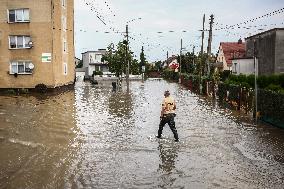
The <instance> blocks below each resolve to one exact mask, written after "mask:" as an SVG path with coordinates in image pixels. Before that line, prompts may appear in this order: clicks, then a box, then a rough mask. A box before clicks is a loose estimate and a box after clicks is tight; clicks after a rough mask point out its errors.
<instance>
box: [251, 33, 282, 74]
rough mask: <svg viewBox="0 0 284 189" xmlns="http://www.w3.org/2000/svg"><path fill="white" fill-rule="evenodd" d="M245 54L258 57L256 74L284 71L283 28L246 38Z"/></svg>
mask: <svg viewBox="0 0 284 189" xmlns="http://www.w3.org/2000/svg"><path fill="white" fill-rule="evenodd" d="M246 44H247V46H246V56H247V57H253V56H256V57H257V59H258V74H259V75H267V74H275V73H276V74H277V73H284V28H275V29H271V30H268V31H265V32H262V33H259V34H256V35H254V36H251V37H248V38H246Z"/></svg>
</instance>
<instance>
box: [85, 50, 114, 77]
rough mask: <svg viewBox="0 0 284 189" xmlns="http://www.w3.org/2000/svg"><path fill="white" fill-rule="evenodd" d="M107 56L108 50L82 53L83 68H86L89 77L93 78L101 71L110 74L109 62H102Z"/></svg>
mask: <svg viewBox="0 0 284 189" xmlns="http://www.w3.org/2000/svg"><path fill="white" fill-rule="evenodd" d="M105 54H106V49H99V50H97V51H87V52H84V53H82V60H83V68H86V76H87V77H88V76H92V74H93V72H94V71H101V72H103V74H107V73H109V68H108V64H107V62H105V61H102V57H103V55H105Z"/></svg>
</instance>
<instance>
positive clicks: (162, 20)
mask: <svg viewBox="0 0 284 189" xmlns="http://www.w3.org/2000/svg"><path fill="white" fill-rule="evenodd" d="M282 8H284V0H215V1H213V0H211V1H209V0H198V1H192V0H75V50H76V56H77V57H78V58H81V57H82V56H81V53H82V52H85V51H89V50H97V49H99V48H106V47H107V46H108V45H109V44H110V43H114V44H117V43H118V42H119V41H122V40H123V39H124V33H122V32H125V26H126V22H127V21H129V20H133V19H134V20H133V21H132V22H130V23H129V32H130V33H129V36H130V48H131V50H132V51H133V52H134V54H135V55H136V56H137V58H138V57H139V53H140V51H141V47H142V46H144V49H145V54H146V58H147V60H149V61H157V60H164V59H165V58H166V53H167V51H169V54H170V55H172V54H178V53H179V49H180V39H181V38H182V39H183V44H184V45H183V46H184V47H185V48H186V50H188V51H192V48H193V45H194V46H196V49H195V50H196V51H200V45H201V32H200V31H199V30H201V29H202V17H203V14H205V15H206V21H205V29H209V16H210V15H211V14H213V15H214V17H215V19H214V26H213V44H212V46H213V50H212V52H213V53H216V52H217V50H218V46H219V44H220V42H228V41H232V42H233V41H237V40H238V39H239V38H242V39H244V38H245V37H248V36H250V35H254V34H257V33H260V32H262V31H265V30H269V29H271V28H275V27H282V28H283V27H284V24H283V22H284V12H282V11H281V12H280V13H279V12H277V13H276V14H275V13H274V15H273V14H271V15H268V16H265V17H261V16H263V15H266V14H268V13H271V12H274V11H276V10H279V9H282ZM97 16H98V17H100V19H99V18H98V17H97ZM259 17H261V18H259ZM138 18H141V19H138ZM254 18H259V19H256V20H254V21H252V22H247V23H245V24H244V23H243V22H245V21H249V20H251V19H254ZM240 23H242V24H241V25H239V27H240V28H238V27H234V28H230V29H221V30H216V29H218V28H224V27H225V26H226V25H235V24H240ZM244 27H245V28H244ZM207 41H208V32H205V49H206V47H207Z"/></svg>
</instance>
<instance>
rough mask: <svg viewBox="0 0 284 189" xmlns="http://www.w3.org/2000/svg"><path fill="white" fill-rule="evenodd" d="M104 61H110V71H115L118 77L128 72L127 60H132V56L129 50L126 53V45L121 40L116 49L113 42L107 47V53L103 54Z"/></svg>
mask: <svg viewBox="0 0 284 189" xmlns="http://www.w3.org/2000/svg"><path fill="white" fill-rule="evenodd" d="M102 61H107V62H108V67H109V70H110V72H112V73H115V75H116V76H117V77H119V76H121V75H122V73H125V72H126V68H127V61H130V63H131V62H132V56H131V53H129V51H127V53H126V45H125V43H123V42H119V43H118V44H117V46H116V50H115V49H114V46H113V44H110V45H109V46H108V48H107V53H106V54H105V55H104V56H103V58H102Z"/></svg>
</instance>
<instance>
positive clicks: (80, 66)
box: [76, 60, 83, 68]
mask: <svg viewBox="0 0 284 189" xmlns="http://www.w3.org/2000/svg"><path fill="white" fill-rule="evenodd" d="M82 67H83V60H80V62H79V64H78V65H77V66H76V68H82Z"/></svg>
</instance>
